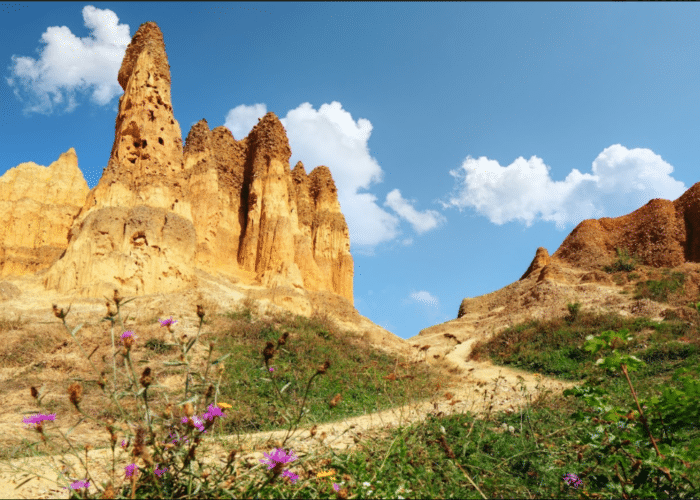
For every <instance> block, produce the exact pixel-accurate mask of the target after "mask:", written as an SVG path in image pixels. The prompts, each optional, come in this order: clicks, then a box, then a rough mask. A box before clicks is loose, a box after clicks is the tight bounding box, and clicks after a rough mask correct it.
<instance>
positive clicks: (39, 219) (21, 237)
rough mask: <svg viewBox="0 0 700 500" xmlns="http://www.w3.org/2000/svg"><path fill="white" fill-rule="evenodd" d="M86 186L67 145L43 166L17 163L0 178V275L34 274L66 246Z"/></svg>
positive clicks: (74, 157) (57, 256)
mask: <svg viewBox="0 0 700 500" xmlns="http://www.w3.org/2000/svg"><path fill="white" fill-rule="evenodd" d="M88 191H89V189H88V185H87V182H85V179H84V178H83V174H82V172H81V171H80V169H79V168H78V157H77V156H76V154H75V150H74V149H73V148H71V149H69V150H68V151H66V152H65V153H63V154H62V155H61V156H60V157H59V158H58V160H56V161H55V162H53V163H52V164H51V165H49V166H48V167H43V166H41V165H37V164H36V163H32V162H29V163H22V164H20V165H18V166H16V167H14V168H11V169H10V170H8V171H7V172H5V174H4V175H3V176H2V177H0V220H2V221H3V224H2V225H1V226H0V277H5V276H9V275H23V274H28V273H35V272H37V271H40V270H42V269H45V268H47V267H48V266H50V265H51V264H52V263H53V262H54V261H55V260H56V259H58V258H59V257H60V255H61V253H63V250H65V248H66V239H67V235H68V231H69V230H70V228H71V225H72V224H73V219H74V218H75V216H76V215H77V214H78V212H79V211H80V207H82V205H83V203H84V201H85V196H87V193H88Z"/></svg>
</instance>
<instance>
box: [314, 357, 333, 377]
mask: <svg viewBox="0 0 700 500" xmlns="http://www.w3.org/2000/svg"><path fill="white" fill-rule="evenodd" d="M330 366H331V362H330V361H328V360H326V362H325V363H323V365H321V366H320V367H319V368H318V370H317V371H316V374H318V375H323V374H325V373H326V370H328V368H330Z"/></svg>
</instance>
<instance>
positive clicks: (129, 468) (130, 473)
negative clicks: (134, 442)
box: [124, 464, 136, 477]
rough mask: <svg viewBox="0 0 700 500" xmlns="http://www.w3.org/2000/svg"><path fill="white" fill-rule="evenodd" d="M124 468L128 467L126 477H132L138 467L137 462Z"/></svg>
mask: <svg viewBox="0 0 700 500" xmlns="http://www.w3.org/2000/svg"><path fill="white" fill-rule="evenodd" d="M124 469H126V477H131V476H132V475H133V474H134V469H136V464H131V465H127V466H126V467H124Z"/></svg>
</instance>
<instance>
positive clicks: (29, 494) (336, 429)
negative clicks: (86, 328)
mask: <svg viewBox="0 0 700 500" xmlns="http://www.w3.org/2000/svg"><path fill="white" fill-rule="evenodd" d="M457 348H461V349H455V350H454V351H459V352H458V353H456V354H457V355H459V357H458V358H457V359H459V360H460V361H461V363H460V365H461V367H462V368H463V370H464V373H466V375H459V376H453V380H452V381H451V383H450V385H448V386H446V387H443V388H440V391H439V392H437V393H436V395H435V397H434V398H432V399H431V400H428V401H422V402H418V403H414V404H409V405H403V406H397V407H395V408H392V409H389V410H384V411H381V412H377V413H371V414H367V415H362V416H358V417H353V418H349V419H346V420H344V421H341V422H331V423H326V424H322V425H318V426H316V429H315V435H314V436H312V435H311V430H312V427H310V426H307V427H304V428H302V429H297V430H296V432H295V433H294V434H293V436H292V437H291V438H290V439H288V440H287V443H286V444H285V446H284V447H285V448H286V449H288V450H293V451H294V453H295V454H296V456H297V457H298V458H300V459H302V458H304V457H307V458H324V457H325V456H327V451H328V448H329V447H330V448H332V449H333V450H336V451H337V452H343V451H346V450H353V449H358V447H359V449H361V448H362V446H363V443H364V442H366V440H372V439H378V438H380V437H385V436H387V435H388V434H389V432H390V429H391V428H395V427H399V426H405V425H408V424H412V423H416V422H419V421H423V420H424V419H425V418H426V417H427V416H428V415H430V414H435V415H440V414H444V415H451V414H454V413H463V412H466V411H471V412H473V413H474V414H478V415H484V414H485V412H486V411H488V407H489V406H490V405H491V404H493V407H492V409H491V411H492V412H493V413H497V412H498V411H501V410H504V411H507V412H510V411H518V409H520V408H522V407H524V406H525V404H526V403H527V399H526V397H525V396H524V395H523V394H522V393H521V391H520V389H519V387H518V384H519V382H520V380H519V377H522V379H523V383H524V385H525V387H526V388H527V393H526V394H529V395H531V397H532V400H533V401H534V399H535V398H536V397H537V395H538V394H539V393H541V392H542V391H543V390H546V389H550V390H552V391H553V392H555V393H560V391H561V390H563V389H564V388H567V387H572V386H574V385H576V384H573V383H566V382H561V381H557V380H553V379H549V378H547V377H541V379H540V382H539V384H540V385H539V388H536V386H537V385H538V381H537V379H536V378H535V376H533V375H532V374H529V373H526V372H521V371H519V370H515V369H512V368H509V367H500V366H495V365H493V364H491V363H490V362H488V361H487V362H473V361H463V359H464V356H463V353H461V351H462V350H465V349H467V350H468V346H466V345H464V346H462V345H459V346H457ZM454 351H453V352H454ZM499 375H500V376H501V377H502V378H500V379H498V383H497V385H496V386H495V387H496V391H495V393H494V379H496V378H497V377H499ZM448 391H449V392H451V393H452V394H454V396H453V397H452V398H451V399H450V400H448V399H447V398H446V397H445V393H446V392H448ZM485 393H487V394H486V397H485ZM492 394H493V395H494V396H493V398H492V397H491V395H492ZM285 435H286V431H274V432H270V431H268V432H259V433H254V434H245V435H241V436H240V440H239V437H238V436H235V435H234V436H226V437H218V438H216V439H215V440H206V439H205V440H204V441H203V442H202V444H201V445H200V446H199V448H198V451H199V452H202V448H203V447H205V448H207V450H206V454H207V457H206V458H204V459H203V460H202V461H203V462H204V463H206V464H207V465H213V464H217V463H219V464H224V463H225V461H226V457H227V456H228V453H229V452H230V451H231V449H234V448H236V449H239V450H242V453H239V454H237V456H236V463H237V465H241V464H243V463H248V464H250V465H253V466H255V465H257V466H259V467H260V468H265V467H266V466H265V465H264V464H262V463H260V460H261V459H262V458H264V455H263V452H265V453H269V452H271V451H273V450H274V448H277V447H281V446H282V441H283V439H284V437H285ZM117 449H118V451H117V459H116V463H117V467H116V470H117V475H116V477H117V478H119V477H120V475H121V474H123V467H125V466H126V465H128V464H129V463H131V460H129V459H130V456H129V455H127V453H126V452H124V451H122V450H121V449H120V448H119V447H118V448H117ZM200 456H201V455H200ZM84 458H85V457H84V453H83V455H82V459H83V460H84ZM88 460H89V464H88V465H89V470H90V471H91V474H92V475H93V478H94V479H95V480H97V481H98V482H101V481H103V480H107V479H108V478H109V476H108V474H107V473H105V472H103V471H104V470H108V469H107V467H109V468H110V469H111V462H112V456H111V449H109V448H100V449H93V450H90V451H89V452H88ZM52 463H53V464H55V466H54V467H52V465H51V464H52ZM99 464H107V465H106V467H104V468H103V467H101V466H100V465H99ZM65 465H70V466H74V467H75V469H74V470H76V471H84V468H83V467H82V466H81V465H79V462H78V460H77V459H76V458H75V457H74V456H70V455H63V456H41V457H32V458H25V459H18V460H13V461H12V462H11V463H8V462H1V463H0V498H47V499H48V498H52V499H58V498H68V497H69V491H68V490H67V489H61V487H60V486H57V485H56V483H55V481H56V480H57V479H58V477H59V472H58V471H59V468H61V467H64V466H65ZM12 466H14V467H21V468H22V469H23V470H24V471H34V472H35V473H38V474H40V475H41V476H43V477H41V478H37V477H36V476H34V475H33V474H29V473H27V472H18V471H16V470H13V467H12ZM291 469H292V471H294V466H292V468H291ZM239 470H241V469H239ZM242 470H246V469H245V468H244V469H242ZM300 470H301V469H300ZM300 470H299V471H297V473H299V472H300ZM95 471H97V472H95ZM121 477H123V476H121ZM69 478H70V481H76V480H84V479H85V475H84V472H83V476H81V477H73V476H69ZM27 479H29V480H28V481H27ZM119 482H120V481H119V479H117V484H119ZM89 491H90V494H91V496H95V495H97V488H96V487H95V486H94V485H93V484H92V483H91V486H90V488H89Z"/></svg>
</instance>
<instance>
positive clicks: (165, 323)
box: [159, 316, 177, 326]
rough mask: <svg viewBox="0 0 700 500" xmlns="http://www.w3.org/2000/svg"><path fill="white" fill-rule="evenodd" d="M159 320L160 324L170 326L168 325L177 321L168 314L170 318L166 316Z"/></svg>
mask: <svg viewBox="0 0 700 500" xmlns="http://www.w3.org/2000/svg"><path fill="white" fill-rule="evenodd" d="M159 321H160V326H170V325H174V324H175V323H177V321H175V320H174V319H173V317H172V316H170V318H168V319H164V320H159Z"/></svg>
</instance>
